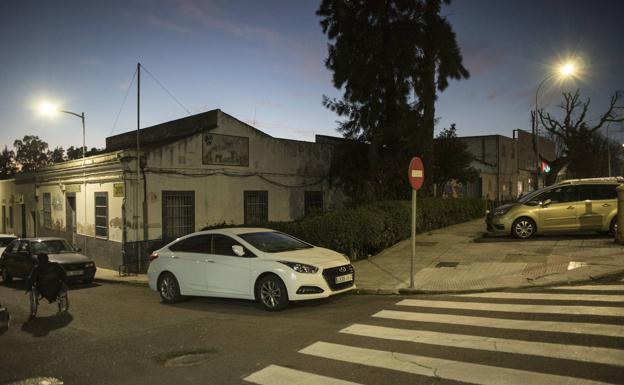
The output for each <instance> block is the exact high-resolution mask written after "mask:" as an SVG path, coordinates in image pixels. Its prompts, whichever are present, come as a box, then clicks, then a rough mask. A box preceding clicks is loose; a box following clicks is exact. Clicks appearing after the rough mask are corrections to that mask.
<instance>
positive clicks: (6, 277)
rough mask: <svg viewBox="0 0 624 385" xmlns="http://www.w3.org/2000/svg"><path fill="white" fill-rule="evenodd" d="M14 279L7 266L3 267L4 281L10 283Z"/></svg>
mask: <svg viewBox="0 0 624 385" xmlns="http://www.w3.org/2000/svg"><path fill="white" fill-rule="evenodd" d="M12 280H13V276H12V275H11V274H10V273H9V270H8V269H7V268H6V267H5V268H3V269H2V282H5V283H10V282H11V281H12Z"/></svg>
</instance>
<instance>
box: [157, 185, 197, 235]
mask: <svg viewBox="0 0 624 385" xmlns="http://www.w3.org/2000/svg"><path fill="white" fill-rule="evenodd" d="M162 229H163V235H162V237H163V240H172V239H175V238H178V237H181V236H183V235H186V234H189V233H192V232H193V231H195V191H163V192H162Z"/></svg>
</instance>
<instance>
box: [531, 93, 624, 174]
mask: <svg viewBox="0 0 624 385" xmlns="http://www.w3.org/2000/svg"><path fill="white" fill-rule="evenodd" d="M622 95H623V94H622V91H616V92H615V93H614V95H613V96H612V97H611V102H610V104H609V108H608V109H607V111H606V112H605V113H604V114H602V116H601V117H600V118H599V119H598V120H597V122H596V123H595V124H593V125H592V124H590V123H589V121H586V117H587V112H588V110H589V105H590V102H591V100H590V99H589V98H588V99H587V100H586V101H585V102H583V101H581V96H580V91H579V90H576V92H575V93H571V92H564V93H563V102H562V104H560V105H559V106H558V107H559V108H560V109H562V110H563V118H561V119H560V120H557V118H556V117H553V116H552V115H551V114H550V113H548V112H544V111H543V110H540V111H538V116H539V121H540V122H541V124H542V125H543V126H544V128H545V129H546V131H547V132H548V133H549V135H550V137H551V138H552V139H554V141H555V144H556V146H557V155H556V158H555V159H544V158H542V157H541V154H540V158H542V160H544V161H547V162H549V165H550V172H549V173H548V174H546V185H551V184H553V183H555V181H556V179H557V175H559V172H560V171H561V170H562V169H563V168H564V167H566V166H568V165H569V164H571V163H572V164H578V162H585V161H587V159H586V157H587V156H588V151H590V152H591V150H588V148H591V143H592V140H594V139H593V137H594V135H595V133H596V131H598V130H599V129H600V128H602V126H603V125H604V124H605V123H609V122H622V121H624V113H623V110H624V105H623V104H618V102H619V100H620V98H621V97H622ZM598 172H599V171H598V170H597V169H596V168H594V169H593V172H592V173H590V174H592V175H594V176H595V175H596V174H597V173H598Z"/></svg>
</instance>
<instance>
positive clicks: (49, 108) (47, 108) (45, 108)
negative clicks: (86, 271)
mask: <svg viewBox="0 0 624 385" xmlns="http://www.w3.org/2000/svg"><path fill="white" fill-rule="evenodd" d="M39 110H40V111H41V112H42V113H44V114H46V115H53V114H54V113H56V112H62V113H64V114H69V115H73V116H76V117H78V118H80V120H81V121H82V179H83V183H84V199H83V200H84V223H85V229H86V223H87V172H86V170H85V164H86V162H85V158H86V152H87V147H86V142H85V114H84V112H81V113H76V112H71V111H66V110H62V109H60V108H58V107H57V106H55V105H53V104H51V103H47V102H43V103H41V105H40V106H39ZM84 237H85V238H84V253H85V254H86V253H87V232H86V230H85V234H84Z"/></svg>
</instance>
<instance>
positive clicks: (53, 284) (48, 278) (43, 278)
mask: <svg viewBox="0 0 624 385" xmlns="http://www.w3.org/2000/svg"><path fill="white" fill-rule="evenodd" d="M37 262H38V263H37V264H36V265H35V266H34V267H33V269H32V271H31V272H30V275H29V276H28V279H27V280H26V291H27V292H30V294H31V295H30V302H31V303H30V305H31V308H30V310H31V316H33V317H34V316H35V315H36V314H37V308H38V305H39V300H40V299H42V298H45V299H47V300H48V302H49V303H52V302H54V301H57V300H58V306H59V312H63V311H67V309H68V307H69V301H68V298H67V284H66V278H67V277H66V275H65V270H64V269H63V268H62V267H61V266H60V265H59V264H58V263H55V262H50V259H49V258H48V255H47V254H45V253H41V254H39V255H37Z"/></svg>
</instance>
